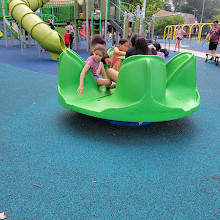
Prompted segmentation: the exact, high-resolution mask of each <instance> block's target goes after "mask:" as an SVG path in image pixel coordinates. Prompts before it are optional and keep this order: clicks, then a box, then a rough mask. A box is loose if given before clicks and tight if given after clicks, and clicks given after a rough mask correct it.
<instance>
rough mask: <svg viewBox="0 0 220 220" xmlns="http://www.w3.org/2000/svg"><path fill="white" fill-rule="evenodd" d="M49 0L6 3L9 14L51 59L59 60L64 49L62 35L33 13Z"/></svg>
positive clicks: (12, 0)
mask: <svg viewBox="0 0 220 220" xmlns="http://www.w3.org/2000/svg"><path fill="white" fill-rule="evenodd" d="M49 1H50V0H11V1H10V2H9V3H8V6H9V11H10V13H11V16H12V17H13V18H14V19H15V20H16V21H17V22H18V23H20V24H21V25H22V27H23V28H24V29H25V30H26V31H27V32H28V33H29V34H30V35H31V36H32V38H33V39H35V40H36V41H37V42H38V43H39V44H40V45H41V46H42V48H44V49H45V50H46V51H48V52H49V53H50V55H51V57H52V59H53V60H59V56H60V54H61V53H62V52H63V51H65V50H66V47H65V44H64V41H63V39H62V37H61V36H60V35H59V33H57V32H56V31H54V30H52V29H51V28H50V26H49V25H47V24H46V23H45V22H44V21H43V20H41V19H40V18H39V17H38V16H37V15H36V14H35V13H34V11H36V10H37V9H38V8H41V7H42V6H43V5H44V4H46V3H47V2H49Z"/></svg>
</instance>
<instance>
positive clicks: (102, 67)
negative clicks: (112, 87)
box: [100, 63, 108, 79]
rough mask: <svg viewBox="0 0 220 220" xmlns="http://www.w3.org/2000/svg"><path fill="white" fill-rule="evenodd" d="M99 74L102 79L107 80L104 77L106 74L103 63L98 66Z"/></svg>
mask: <svg viewBox="0 0 220 220" xmlns="http://www.w3.org/2000/svg"><path fill="white" fill-rule="evenodd" d="M100 66H101V67H100V74H101V75H102V77H103V79H108V78H107V75H106V72H105V67H104V65H103V63H101V64H100Z"/></svg>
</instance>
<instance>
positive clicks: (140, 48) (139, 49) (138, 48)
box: [125, 34, 151, 58]
mask: <svg viewBox="0 0 220 220" xmlns="http://www.w3.org/2000/svg"><path fill="white" fill-rule="evenodd" d="M137 38H138V41H136V40H137ZM136 42H138V45H136ZM138 54H143V55H150V54H151V52H150V50H149V48H148V43H147V40H146V39H145V38H143V37H142V36H141V35H140V34H134V35H133V36H132V37H131V48H129V49H128V51H127V52H126V55H125V58H128V57H130V56H133V55H138Z"/></svg>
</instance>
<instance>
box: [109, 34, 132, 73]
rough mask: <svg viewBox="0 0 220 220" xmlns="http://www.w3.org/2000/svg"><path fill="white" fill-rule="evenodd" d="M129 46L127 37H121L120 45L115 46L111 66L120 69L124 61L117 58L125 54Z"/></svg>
mask: <svg viewBox="0 0 220 220" xmlns="http://www.w3.org/2000/svg"><path fill="white" fill-rule="evenodd" d="M129 46H130V42H129V41H128V40H127V39H126V38H121V39H120V40H119V46H118V47H115V48H114V51H113V55H112V65H111V67H113V68H114V69H115V70H117V71H119V69H120V67H121V63H122V60H121V59H117V57H119V56H125V54H126V52H127V50H128V49H129Z"/></svg>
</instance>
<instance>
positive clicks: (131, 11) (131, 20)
mask: <svg viewBox="0 0 220 220" xmlns="http://www.w3.org/2000/svg"><path fill="white" fill-rule="evenodd" d="M127 16H128V27H129V29H128V39H130V38H131V35H132V27H133V23H134V14H133V10H132V9H130V12H129V13H128V15H127Z"/></svg>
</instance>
